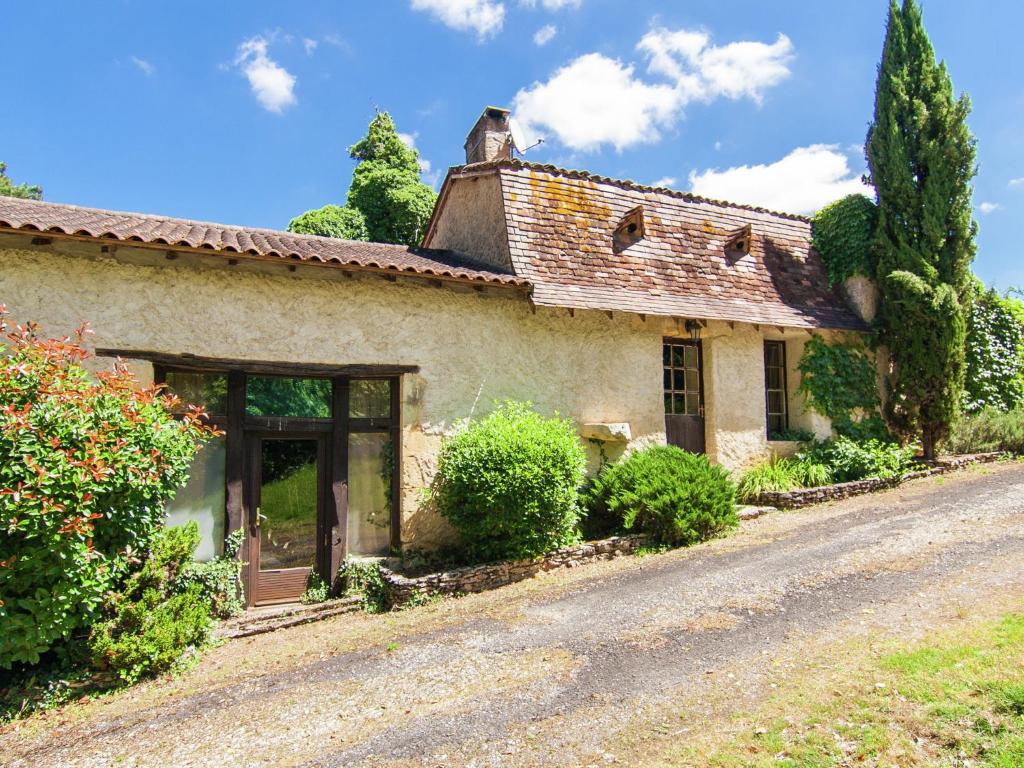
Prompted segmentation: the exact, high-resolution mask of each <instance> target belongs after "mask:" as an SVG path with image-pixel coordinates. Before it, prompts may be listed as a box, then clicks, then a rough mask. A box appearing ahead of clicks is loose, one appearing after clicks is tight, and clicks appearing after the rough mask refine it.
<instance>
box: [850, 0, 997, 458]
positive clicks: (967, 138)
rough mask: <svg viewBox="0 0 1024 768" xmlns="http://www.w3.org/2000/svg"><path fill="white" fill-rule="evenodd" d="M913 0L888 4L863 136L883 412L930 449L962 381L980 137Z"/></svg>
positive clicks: (954, 407)
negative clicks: (873, 196)
mask: <svg viewBox="0 0 1024 768" xmlns="http://www.w3.org/2000/svg"><path fill="white" fill-rule="evenodd" d="M969 111H970V101H969V99H968V98H967V96H961V97H960V98H959V99H955V98H954V96H953V86H952V83H951V81H950V78H949V74H948V72H947V71H946V67H945V65H944V64H940V63H937V62H936V60H935V53H934V51H933V49H932V45H931V42H930V41H929V39H928V36H927V34H926V33H925V30H924V25H923V23H922V19H921V11H920V9H919V8H918V6H917V4H916V3H915V2H914V0H904V2H903V5H902V7H898V6H897V5H896V3H895V0H892V2H891V4H890V9H889V21H888V27H887V31H886V37H885V46H884V48H883V51H882V61H881V64H880V65H879V71H878V83H877V87H876V93H875V114H874V122H873V123H872V125H871V127H870V130H869V132H868V138H867V160H868V166H869V170H870V180H871V182H872V183H873V184H874V186H875V190H876V193H877V196H878V207H879V208H878V226H877V228H876V235H875V249H876V253H877V257H878V270H877V271H878V282H879V289H880V291H881V296H882V301H881V306H880V310H879V331H880V338H881V341H882V342H883V343H884V344H885V345H886V346H887V347H888V349H889V352H890V354H891V355H892V370H891V372H890V375H889V391H890V395H891V396H890V399H889V403H888V405H889V408H888V417H889V421H890V423H891V425H892V426H893V427H894V428H895V429H896V430H897V432H898V433H899V434H901V435H902V436H904V437H910V436H912V435H915V434H917V435H920V436H921V441H922V446H923V448H924V452H925V455H926V457H928V458H931V457H932V456H934V452H935V446H936V443H937V442H938V441H939V440H941V439H942V437H943V436H944V435H945V434H946V433H947V432H948V429H949V425H950V424H951V423H952V421H953V420H954V418H955V417H956V415H957V412H958V409H959V406H960V400H961V395H962V391H963V382H964V369H965V364H964V339H965V336H966V330H967V322H966V306H965V302H966V300H967V299H968V296H967V293H968V290H969V287H970V264H971V261H972V260H973V258H974V253H975V245H974V236H975V234H976V230H977V227H976V225H975V223H974V221H973V219H972V216H971V193H972V190H971V185H970V181H971V178H972V177H973V176H974V173H975V170H976V169H975V140H974V138H973V136H972V135H971V132H970V130H969V129H968V127H967V122H966V119H967V115H968V113H969Z"/></svg>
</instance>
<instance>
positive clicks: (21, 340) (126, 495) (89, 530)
mask: <svg viewBox="0 0 1024 768" xmlns="http://www.w3.org/2000/svg"><path fill="white" fill-rule="evenodd" d="M5 315H6V312H5V310H4V308H3V307H2V306H0V333H4V334H6V339H7V340H8V342H9V343H8V345H7V349H6V354H2V355H0V520H2V521H3V522H2V524H0V525H2V528H0V530H2V531H3V535H2V536H0V626H2V627H3V631H2V632H0V668H9V667H10V666H11V665H12V664H14V663H31V664H34V663H36V662H38V660H39V655H40V654H41V653H44V652H45V651H46V650H47V649H49V648H50V647H51V646H52V645H53V644H54V643H56V642H57V641H59V640H61V639H64V638H67V637H69V636H70V635H71V633H72V632H74V631H75V630H77V629H80V628H82V627H85V626H87V625H88V624H89V623H90V621H91V620H92V618H93V617H94V616H95V614H96V611H97V609H98V607H99V605H100V603H101V600H102V597H103V595H104V593H105V592H107V590H109V589H110V587H111V586H112V585H113V584H114V583H116V581H117V579H118V578H119V577H120V576H121V575H123V574H124V572H125V571H126V566H127V565H128V562H129V560H130V558H131V557H132V556H133V555H137V554H138V553H140V552H143V551H145V550H146V549H147V547H148V544H149V541H150V539H151V537H152V536H153V534H154V533H155V532H156V531H157V530H158V529H159V528H160V526H161V524H162V521H163V505H164V502H166V501H167V500H168V499H170V498H172V497H173V495H174V493H175V491H176V490H177V488H179V487H180V486H181V485H183V484H184V482H185V480H186V479H187V477H188V469H189V466H190V464H191V461H192V458H193V456H194V454H195V452H196V450H197V445H198V444H199V443H200V442H201V441H202V440H204V439H205V438H206V437H207V436H208V435H209V434H211V430H209V429H207V428H205V427H204V426H202V424H201V421H200V415H199V413H198V411H195V410H192V411H190V412H189V413H188V414H187V415H186V416H185V417H184V418H182V419H175V418H174V417H173V416H172V415H171V414H170V411H169V408H170V406H171V405H172V404H173V402H174V399H173V398H171V397H168V396H164V395H162V394H160V391H159V389H158V388H156V387H149V388H142V387H140V386H139V384H138V382H136V380H135V379H134V377H133V376H132V375H131V374H130V373H129V371H128V369H127V368H126V367H125V366H123V365H120V364H118V365H117V366H115V367H114V369H113V371H110V372H106V373H101V374H99V375H98V376H97V377H95V378H93V377H92V376H90V375H89V374H88V373H87V372H86V370H85V368H84V367H83V366H82V364H81V363H82V360H83V359H84V358H85V357H87V353H86V351H85V350H84V349H83V347H82V343H81V342H82V334H84V333H85V329H84V328H83V329H80V330H79V332H78V335H77V336H76V337H75V338H74V339H70V338H65V339H59V340H58V339H43V338H40V336H39V335H38V333H37V330H36V328H35V326H33V325H28V326H25V327H21V326H17V327H16V328H15V330H14V331H13V332H9V333H8V326H7V324H6V322H5V319H4V318H5Z"/></svg>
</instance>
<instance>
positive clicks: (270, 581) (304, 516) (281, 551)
mask: <svg viewBox="0 0 1024 768" xmlns="http://www.w3.org/2000/svg"><path fill="white" fill-rule="evenodd" d="M325 449H326V445H325V440H324V439H323V438H322V437H320V436H317V435H294V436H288V437H285V436H278V435H272V436H271V435H267V434H259V435H254V436H252V437H251V438H250V452H249V456H250V461H251V466H252V469H253V472H252V474H251V480H252V495H251V500H250V506H249V508H250V510H251V511H252V513H253V514H252V517H253V519H252V521H251V525H250V544H249V557H250V563H249V569H250V570H249V575H250V578H249V584H250V585H252V586H251V589H252V596H251V602H252V604H254V605H269V604H271V603H288V602H295V601H296V600H298V599H299V597H301V595H302V593H303V592H305V590H306V588H307V586H308V582H309V577H310V573H311V572H312V571H314V570H316V571H317V572H322V571H323V563H324V560H325V554H324V542H325V540H326V536H325V532H324V515H323V502H324V482H325V476H326V466H325V465H326V462H325V453H326V450H325Z"/></svg>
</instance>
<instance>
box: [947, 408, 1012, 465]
mask: <svg viewBox="0 0 1024 768" xmlns="http://www.w3.org/2000/svg"><path fill="white" fill-rule="evenodd" d="M945 448H946V450H947V451H949V452H950V453H990V452H993V451H1003V452H1006V453H1013V454H1017V455H1021V454H1024V407H1020V406H1018V407H1017V408H1014V409H1013V410H1012V411H1005V412H1004V411H999V410H996V409H995V408H986V409H985V410H983V411H979V412H978V413H973V414H970V415H968V416H964V417H963V418H961V419H959V420H958V421H957V422H956V423H955V424H954V425H953V429H952V430H951V431H950V434H949V437H948V438H946V443H945Z"/></svg>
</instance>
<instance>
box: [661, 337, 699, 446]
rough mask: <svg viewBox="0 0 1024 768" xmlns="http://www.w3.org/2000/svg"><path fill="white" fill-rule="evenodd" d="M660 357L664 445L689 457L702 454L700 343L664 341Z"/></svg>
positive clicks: (677, 340)
mask: <svg viewBox="0 0 1024 768" xmlns="http://www.w3.org/2000/svg"><path fill="white" fill-rule="evenodd" d="M662 355H663V357H662V362H663V369H664V391H665V438H666V441H667V442H668V444H669V445H676V446H678V447H680V448H682V449H683V450H684V451H689V452H690V453H704V450H705V444H704V355H703V350H702V349H701V345H700V342H699V341H690V340H683V339H665V342H664V345H663V352H662Z"/></svg>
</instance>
